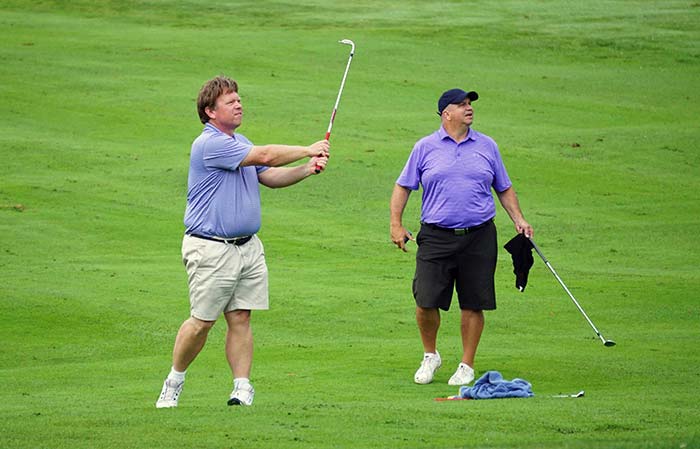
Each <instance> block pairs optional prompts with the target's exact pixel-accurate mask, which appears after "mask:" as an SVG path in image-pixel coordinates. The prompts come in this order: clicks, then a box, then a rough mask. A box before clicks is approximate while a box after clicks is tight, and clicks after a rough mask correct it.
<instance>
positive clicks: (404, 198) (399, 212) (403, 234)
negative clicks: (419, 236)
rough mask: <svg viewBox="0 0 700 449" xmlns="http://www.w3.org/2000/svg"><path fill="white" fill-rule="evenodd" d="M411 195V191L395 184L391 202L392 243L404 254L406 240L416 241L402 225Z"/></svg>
mask: <svg viewBox="0 0 700 449" xmlns="http://www.w3.org/2000/svg"><path fill="white" fill-rule="evenodd" d="M410 195H411V190H410V189H407V188H406V187H402V186H400V185H398V184H395V185H394V191H393V192H392V193H391V201H390V202H389V212H390V217H391V218H390V221H391V223H390V225H391V241H392V242H394V244H395V245H396V246H398V247H399V248H401V250H402V251H404V252H405V251H406V241H407V240H406V239H409V240H414V238H413V236H412V235H411V233H410V232H408V231H407V230H406V228H404V227H403V224H402V220H403V211H404V209H405V208H406V203H408V197H409V196H410Z"/></svg>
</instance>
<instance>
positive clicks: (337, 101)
mask: <svg viewBox="0 0 700 449" xmlns="http://www.w3.org/2000/svg"><path fill="white" fill-rule="evenodd" d="M338 42H340V43H341V44H345V45H350V57H348V65H347V66H345V73H343V80H342V81H341V82H340V90H338V97H337V98H336V99H335V106H333V113H332V114H331V120H330V122H329V123H328V131H326V137H325V139H326V140H329V139H330V138H331V129H333V121H334V120H335V114H336V112H337V111H338V104H340V96H341V95H342V94H343V87H345V78H347V76H348V70H350V63H351V62H352V57H353V56H354V55H355V43H354V42H353V41H351V40H350V39H343V40H341V41H338ZM320 171H321V167H319V166H316V173H319V172H320Z"/></svg>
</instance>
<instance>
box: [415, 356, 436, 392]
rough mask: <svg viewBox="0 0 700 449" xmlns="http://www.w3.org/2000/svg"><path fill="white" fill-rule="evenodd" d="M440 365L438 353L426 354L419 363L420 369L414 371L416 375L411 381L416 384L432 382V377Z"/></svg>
mask: <svg viewBox="0 0 700 449" xmlns="http://www.w3.org/2000/svg"><path fill="white" fill-rule="evenodd" d="M440 365H442V359H440V353H439V352H437V351H435V354H426V355H424V356H423V361H422V362H420V368H418V371H416V375H415V376H414V377H413V380H414V381H415V382H416V383H417V384H422V385H425V384H429V383H430V382H432V381H433V376H434V375H435V371H437V369H438V368H440Z"/></svg>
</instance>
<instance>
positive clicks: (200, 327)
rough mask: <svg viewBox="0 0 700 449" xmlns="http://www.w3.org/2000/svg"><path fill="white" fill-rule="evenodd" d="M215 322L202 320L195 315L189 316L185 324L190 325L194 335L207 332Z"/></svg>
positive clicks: (201, 334)
mask: <svg viewBox="0 0 700 449" xmlns="http://www.w3.org/2000/svg"><path fill="white" fill-rule="evenodd" d="M215 323H216V321H203V320H200V319H199V318H195V317H190V318H189V319H188V320H187V324H188V325H189V326H190V328H191V329H192V331H193V332H194V334H195V335H196V336H203V335H207V334H209V331H210V330H211V328H212V327H214V324H215Z"/></svg>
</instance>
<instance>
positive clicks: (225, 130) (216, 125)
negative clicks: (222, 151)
mask: <svg viewBox="0 0 700 449" xmlns="http://www.w3.org/2000/svg"><path fill="white" fill-rule="evenodd" d="M209 124H210V125H211V126H213V127H214V128H216V129H218V130H219V131H221V132H222V133H224V134H228V135H229V136H232V135H233V133H234V132H235V131H236V128H231V129H227V128H224V127H222V126H221V124H220V123H217V122H215V121H214V120H209Z"/></svg>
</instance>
